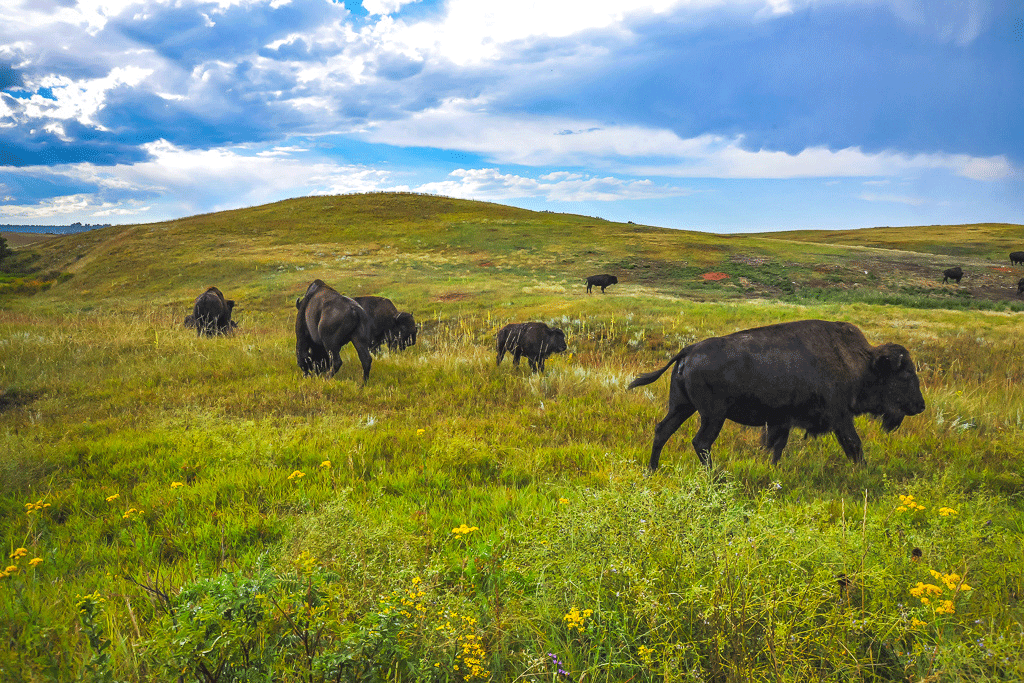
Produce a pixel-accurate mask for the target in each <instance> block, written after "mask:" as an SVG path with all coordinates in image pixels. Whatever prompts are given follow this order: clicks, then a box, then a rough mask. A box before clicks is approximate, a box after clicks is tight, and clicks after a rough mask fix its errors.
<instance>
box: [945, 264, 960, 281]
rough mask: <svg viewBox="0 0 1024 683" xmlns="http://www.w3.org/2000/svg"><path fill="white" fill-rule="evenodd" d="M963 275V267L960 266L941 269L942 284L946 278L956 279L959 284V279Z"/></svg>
mask: <svg viewBox="0 0 1024 683" xmlns="http://www.w3.org/2000/svg"><path fill="white" fill-rule="evenodd" d="M963 277H964V269H963V268H961V267H960V266H955V267H953V268H946V269H945V270H944V271H942V284H946V282H947V281H948V280H956V283H957V284H960V280H962V279H963Z"/></svg>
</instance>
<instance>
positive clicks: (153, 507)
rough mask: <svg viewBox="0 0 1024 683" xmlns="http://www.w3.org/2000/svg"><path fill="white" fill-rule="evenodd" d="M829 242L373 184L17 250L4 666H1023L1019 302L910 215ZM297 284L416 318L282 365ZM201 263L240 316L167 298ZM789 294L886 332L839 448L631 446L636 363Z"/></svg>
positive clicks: (913, 672)
mask: <svg viewBox="0 0 1024 683" xmlns="http://www.w3.org/2000/svg"><path fill="white" fill-rule="evenodd" d="M1000 229H1001V228H1000V226H988V227H987V228H986V230H987V231H988V232H986V233H985V234H986V235H987V236H990V237H991V236H994V235H997V233H998V234H1001V233H999V230H1000ZM1018 229H1019V226H1007V227H1005V230H1006V231H1008V234H1009V235H1010V237H1011V238H1012V236H1013V235H1015V234H1017V233H1016V232H1014V231H1016V230H1018ZM868 232H869V233H870V231H868ZM924 232H926V231H924V230H918V231H916V232H914V233H913V234H915V235H917V234H921V233H924ZM934 234H938V231H934ZM966 234H967V233H965V235H966ZM868 237H871V235H870V234H869V235H868ZM896 237H899V235H896ZM871 239H874V238H873V237H872V238H871ZM965 239H966V237H965ZM971 239H972V240H973V239H974V238H973V237H972V238H971ZM1007 239H1010V238H1007ZM846 240H847V237H845V236H844V237H843V240H837V241H836V242H835V243H834V244H830V245H829V246H828V247H824V246H821V245H820V244H813V243H807V242H803V241H800V240H799V239H796V238H793V239H790V238H788V237H775V236H772V237H765V236H741V237H736V236H728V237H723V236H715V235H700V234H692V233H679V232H674V231H667V230H660V229H656V228H649V227H645V226H635V225H629V224H627V225H621V224H610V223H605V222H603V221H600V220H599V219H593V218H587V217H578V216H569V215H563V214H548V213H533V212H527V211H522V210H519V209H512V208H509V207H501V206H498V205H487V204H479V203H473V202H463V201H459V200H448V199H438V198H427V197H421V196H416V195H386V194H381V195H362V196H354V197H325V198H308V199H303V200H291V201H288V202H280V203H278V204H274V205H269V206H266V207H255V208H253V209H248V210H242V211H236V212H225V213H222V214H211V215H208V216H198V217H194V218H191V219H183V220H180V221H174V222H170V223H166V224H157V225H146V226H130V227H113V228H106V229H102V230H97V231H91V232H89V233H84V234H81V235H74V236H67V237H60V238H55V239H53V240H48V241H46V242H45V243H41V244H34V245H31V246H30V247H27V248H28V249H30V250H31V251H30V252H22V253H20V254H19V258H21V259H24V261H23V262H24V263H30V264H31V266H32V267H33V268H36V269H38V272H54V273H69V274H70V275H71V276H70V277H63V278H59V279H55V281H54V283H53V284H52V285H51V286H50V287H49V288H48V289H46V290H40V291H36V292H34V293H8V294H6V295H5V298H3V299H2V302H3V304H2V305H3V308H2V312H0V390H2V392H3V393H2V394H0V443H2V448H0V519H2V520H3V523H2V524H0V529H2V530H3V531H2V533H3V535H4V541H5V545H6V546H8V548H9V549H8V550H7V551H6V552H7V553H8V554H9V555H12V556H14V557H11V558H10V559H9V562H10V563H11V565H10V566H13V567H15V568H16V571H13V572H5V573H8V576H7V577H6V578H4V579H3V580H2V582H0V614H2V617H0V637H2V638H3V639H4V641H5V645H6V647H3V648H0V679H3V680H11V681H37V680H74V679H79V678H81V679H83V680H126V681H165V680H173V679H175V678H176V677H178V676H181V677H183V678H184V680H201V681H209V680H217V681H234V680H282V681H293V680H294V681H300V680H301V681H334V680H341V681H384V680H388V681H396V680H399V681H413V680H421V681H468V680H495V681H513V680H535V681H553V680H561V681H567V680H576V681H582V680H589V679H594V678H597V679H599V680H608V681H625V680H636V681H682V680H707V681H747V680H762V679H763V680H800V679H812V680H857V681H859V680H921V679H931V680H989V679H990V680H1009V679H1014V678H1020V677H1022V676H1024V658H1022V657H1021V656H1020V654H1019V653H1020V652H1021V651H1024V633H1022V629H1021V624H1022V617H1024V610H1022V608H1021V604H1020V600H1021V595H1022V592H1024V570H1022V569H1021V567H1024V557H1022V554H1024V551H1022V549H1021V544H1020V542H1019V540H1020V538H1021V534H1022V532H1024V507H1022V504H1021V498H1020V496H1021V492H1022V491H1024V481H1022V479H1021V458H1022V455H1021V449H1020V443H1022V439H1021V437H1022V432H1024V389H1022V388H1021V387H1022V386H1024V385H1022V380H1024V354H1022V353H1021V351H1022V347H1021V343H1022V342H1021V338H1020V329H1021V328H1020V314H1019V313H1018V312H1017V310H1016V309H1014V307H1013V304H1014V302H1013V301H1011V300H1009V299H1012V297H1008V298H1007V300H1005V301H1003V300H1000V299H999V298H998V297H995V296H994V295H990V294H986V292H985V290H983V289H978V287H984V286H986V285H985V283H983V282H981V283H977V282H976V283H975V284H970V283H969V280H967V279H965V286H964V287H961V288H956V287H953V286H948V287H941V286H934V285H933V286H925V284H924V283H925V282H926V279H927V278H926V275H927V273H926V271H925V269H926V266H927V264H928V263H929V259H930V258H932V257H931V256H929V255H928V254H927V253H924V252H923V251H914V249H917V248H918V247H919V244H918V243H916V242H915V241H914V240H910V239H907V240H906V241H904V242H900V241H898V240H897V243H896V247H897V249H895V250H886V249H880V248H877V247H872V248H868V249H866V248H864V247H863V246H860V245H855V246H850V247H847V246H844V245H843V244H842V241H846ZM849 241H855V240H853V239H852V237H851V238H849ZM870 241H871V240H865V243H869V242H870ZM935 241H936V242H938V239H937V238H936V239H935ZM919 242H921V243H924V242H927V240H924V239H923V238H922V239H921V240H919ZM172 246H173V248H171V247H172ZM978 253H979V255H978V256H976V257H975V258H977V259H984V258H985V257H984V255H983V254H982V253H981V252H978ZM980 262H981V261H979V263H980ZM863 265H867V266H869V267H868V268H862V267H861V266H863ZM630 266H632V267H630ZM864 270H867V271H868V273H864ZM965 270H967V268H966V267H965ZM605 271H607V272H613V273H616V274H617V275H618V276H619V279H620V284H619V285H615V286H613V287H611V288H610V289H609V290H608V294H606V295H603V296H602V295H599V294H595V295H590V296H588V295H587V294H586V293H585V288H584V286H583V283H582V277H583V276H584V275H587V274H592V273H593V272H605ZM709 271H716V272H724V273H727V274H729V276H730V277H729V279H728V280H724V281H721V282H718V283H708V282H705V281H704V280H703V279H702V278H701V277H700V276H701V275H702V274H703V273H705V272H709ZM857 273H859V275H857ZM22 275H23V276H25V277H29V278H31V276H32V273H31V272H26V273H23V274H22ZM1005 275H1006V277H1007V278H1009V277H1010V276H1011V275H1014V276H1015V277H1019V275H1016V273H1013V274H1010V273H1007V274H1005ZM315 277H322V278H323V279H324V280H325V281H327V282H328V283H329V284H332V285H333V286H335V287H336V288H338V289H339V290H340V291H342V292H345V293H350V294H381V295H385V296H388V297H390V298H392V299H393V300H394V301H395V302H396V304H398V306H399V308H400V309H403V310H411V311H412V312H413V313H414V314H415V316H416V318H417V321H418V322H419V323H421V325H422V329H421V332H420V337H419V342H418V344H417V345H416V346H414V347H412V348H410V349H408V350H406V351H405V352H402V353H387V352H385V353H383V354H382V355H380V356H378V357H377V358H376V359H375V360H374V364H373V369H372V371H371V375H370V380H369V382H368V383H367V384H366V386H365V387H360V386H359V383H358V381H357V375H358V373H357V368H358V363H357V362H356V359H355V354H354V353H353V352H352V351H351V349H350V348H348V349H346V350H345V351H344V352H343V353H344V354H345V357H344V360H345V364H344V365H343V366H342V369H341V371H340V372H339V374H338V376H337V377H336V378H335V379H334V380H330V381H326V380H322V379H304V378H302V376H301V374H300V373H299V372H298V369H297V367H296V365H295V360H294V353H293V348H294V335H293V332H292V331H291V330H293V325H294V311H295V309H294V301H295V298H296V297H297V296H299V295H300V294H301V293H302V292H303V291H304V289H305V286H306V285H307V284H308V282H309V281H310V280H312V279H314V278H315ZM993 277H995V273H993ZM819 280H820V281H822V282H825V283H828V284H827V286H822V285H818V284H816V283H817V282H818V281H819ZM786 283H789V285H790V288H791V289H790V290H787V287H786ZM792 283H796V284H795V285H793V284H792ZM207 284H217V286H218V287H220V288H221V289H222V290H223V291H224V292H225V294H226V295H227V296H229V297H231V298H234V299H236V301H238V305H237V307H236V309H235V311H236V313H235V317H236V319H237V320H238V322H239V324H240V328H239V330H238V332H237V333H236V334H234V335H233V336H229V337H217V338H212V339H199V338H197V337H196V336H195V335H194V333H193V332H191V331H189V330H186V329H184V328H183V327H182V326H181V320H182V318H183V317H184V315H185V313H187V312H188V308H189V306H190V305H191V301H192V299H193V298H194V297H195V296H196V294H197V293H199V292H200V291H202V288H203V287H205V286H206V285H207ZM907 288H913V289H907ZM811 292H813V293H814V295H813V296H811V295H810V293H811ZM872 292H877V294H871V293H872ZM888 296H891V297H896V299H894V301H895V303H887V301H888V300H887V299H884V298H882V297H888ZM899 297H903V299H899ZM972 305H974V306H976V307H977V308H978V309H981V308H982V306H989V307H991V308H994V309H997V310H972V309H971V308H970V307H971V306H972ZM811 317H818V318H825V319H832V320H847V321H850V322H853V323H855V324H857V325H858V326H860V327H861V328H862V329H864V331H865V333H866V335H867V336H868V338H869V339H870V340H872V341H873V342H875V343H880V342H882V341H896V342H899V343H902V344H904V345H906V346H907V347H908V348H909V349H910V350H911V353H912V354H913V356H914V359H915V362H916V363H917V366H918V373H919V376H920V378H921V382H922V390H923V392H924V395H925V398H926V401H927V402H928V407H927V409H926V411H925V412H924V413H923V414H922V415H920V416H917V417H912V418H908V419H907V420H906V421H905V422H904V424H903V426H902V427H901V428H900V429H899V430H898V431H896V432H894V433H892V434H885V433H883V432H882V431H881V429H880V428H879V427H878V426H877V425H876V424H875V423H873V422H871V421H869V420H858V430H859V431H860V433H861V435H862V437H863V438H864V442H865V451H866V456H867V461H868V462H867V465H866V466H863V467H853V466H851V465H850V464H849V463H847V462H845V459H844V458H843V456H842V451H841V449H840V448H839V446H838V444H836V442H835V440H834V439H833V438H832V437H824V438H821V439H815V440H803V439H800V438H793V439H791V442H790V445H789V446H788V447H787V449H786V451H785V453H784V455H783V459H782V462H781V463H780V465H779V466H778V467H771V466H770V465H769V464H768V457H767V455H766V454H765V453H764V452H763V451H761V450H760V449H759V448H758V434H757V432H756V431H755V430H749V429H743V428H740V427H738V426H736V425H732V424H730V425H727V427H726V428H725V429H724V430H723V432H722V435H721V437H720V438H719V440H718V441H717V443H716V444H715V448H714V459H715V462H716V464H717V467H718V469H716V471H714V472H711V473H707V472H704V471H703V470H702V469H701V468H700V467H699V466H698V464H697V459H696V457H695V455H694V454H693V452H692V449H691V448H690V447H689V443H688V442H689V440H690V439H691V438H692V437H693V435H694V433H695V431H696V428H697V422H698V420H697V418H692V419H691V420H690V421H688V422H687V423H686V424H684V426H683V427H682V428H681V429H680V430H679V432H678V433H677V434H676V435H675V436H674V437H673V438H672V440H670V441H669V444H668V446H667V447H666V450H665V452H664V454H663V458H662V463H663V465H662V469H661V470H659V473H658V474H657V475H656V476H653V477H651V476H647V475H646V473H645V471H644V464H645V463H646V459H647V455H648V453H649V448H650V442H651V439H652V437H653V427H654V424H655V423H656V422H657V421H658V420H660V419H661V417H662V416H663V414H664V409H665V401H666V396H667V392H668V380H667V379H663V380H661V381H660V382H659V383H658V384H655V385H652V386H650V387H645V388H643V389H640V390H636V391H626V390H625V386H626V384H628V382H629V381H630V380H631V379H632V378H633V377H634V376H636V375H637V374H639V373H641V372H644V371H647V370H650V369H653V368H654V367H657V366H659V365H661V364H662V363H664V362H665V359H666V358H668V357H669V356H671V355H672V354H674V353H675V352H676V351H677V350H678V349H679V348H680V347H681V346H684V345H686V344H688V343H691V342H693V341H696V340H697V339H702V338H705V337H707V336H712V335H718V334H726V333H728V332H732V331H734V330H737V329H743V328H747V327H753V326H757V325H763V324H769V323H772V322H779V321H783V320H798V319H802V318H811ZM528 319H535V320H544V321H546V322H548V323H549V324H552V325H555V326H557V327H560V328H561V329H563V330H564V331H565V333H566V337H567V341H568V346H569V348H568V351H567V352H566V353H565V354H561V355H556V356H553V357H552V358H551V359H549V361H548V372H547V373H546V374H545V375H544V376H531V375H530V374H529V372H528V369H526V367H525V363H524V364H523V365H524V367H522V368H520V369H519V370H518V371H516V370H513V368H512V367H511V364H510V362H508V360H506V362H505V363H503V364H502V366H500V367H496V366H495V363H494V359H495V356H494V350H493V339H494V334H495V332H496V331H497V330H498V329H499V328H500V327H501V326H502V325H504V324H505V323H507V322H510V321H517V320H528ZM325 463H329V464H325ZM296 473H301V474H296ZM907 495H912V496H914V500H915V501H918V502H919V503H920V504H921V505H922V506H924V508H925V509H924V510H917V509H916V508H914V509H909V508H907V506H906V505H905V504H904V498H901V496H904V497H905V496H907ZM900 507H903V508H904V510H902V511H901V510H899V508H900ZM940 508H949V509H953V510H955V511H956V512H955V513H949V514H946V515H943V514H941V512H940ZM474 527H475V528H474ZM21 548H24V553H19V552H18V551H19V549H21ZM34 558H41V560H42V561H41V562H36V563H35V564H30V561H32V560H33V559H34ZM932 571H934V572H937V573H938V574H939V578H936V577H935V576H934V575H933V574H932V573H931V572H932ZM952 574H958V575H959V576H960V579H961V580H959V581H956V582H952V583H953V587H952V588H951V587H950V586H949V585H948V582H944V581H942V580H941V577H947V578H948V577H949V576H950V575H952ZM919 582H920V583H921V584H923V585H932V586H935V590H939V591H941V594H935V593H934V592H932V593H931V594H923V596H924V597H929V595H930V598H929V602H928V603H927V604H926V603H924V602H923V601H922V600H921V599H920V597H918V596H915V595H914V593H912V592H911V591H912V589H915V587H917V585H918V583H919ZM962 584H966V585H968V586H969V587H970V590H966V589H962ZM945 600H950V601H951V603H952V607H953V611H951V612H947V611H946V609H945V608H944V605H945V602H944V601H945ZM456 667H458V668H456ZM560 671H561V672H564V673H559V672H560Z"/></svg>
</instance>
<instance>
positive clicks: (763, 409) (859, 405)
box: [629, 320, 924, 471]
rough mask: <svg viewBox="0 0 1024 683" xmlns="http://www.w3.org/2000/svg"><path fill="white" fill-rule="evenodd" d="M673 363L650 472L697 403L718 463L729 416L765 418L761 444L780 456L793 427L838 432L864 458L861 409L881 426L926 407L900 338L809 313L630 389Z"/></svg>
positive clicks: (740, 337) (701, 452)
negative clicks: (876, 339) (876, 340)
mask: <svg viewBox="0 0 1024 683" xmlns="http://www.w3.org/2000/svg"><path fill="white" fill-rule="evenodd" d="M673 364H675V370H674V371H673V372H672V381H671V385H670V387H669V400H668V415H666V416H665V419H663V420H662V421H661V422H659V423H658V425H657V427H655V429H654V445H653V447H652V449H651V461H650V463H649V467H650V469H651V470H652V471H653V470H656V469H657V468H658V459H659V458H660V457H661V449H662V448H663V447H664V445H665V442H666V441H668V438H669V437H670V436H672V434H674V433H675V431H676V430H677V429H679V427H680V426H681V425H682V424H683V422H685V421H686V420H687V418H689V417H690V416H691V415H693V414H694V413H695V412H697V413H700V429H699V430H698V431H697V435H696V436H695V437H694V438H693V442H692V443H693V448H694V450H695V451H697V457H698V458H699V459H700V462H701V464H703V465H705V466H707V467H710V457H709V453H710V451H711V446H712V444H714V443H715V439H717V438H718V433H719V432H720V431H721V429H722V425H723V424H725V421H726V420H732V421H733V422H738V423H739V424H742V425H747V426H751V427H763V428H764V432H763V434H762V438H761V444H762V445H763V446H764V448H766V449H768V450H770V451H772V463H773V464H774V463H777V462H778V461H779V458H781V457H782V449H783V448H785V447H786V441H787V440H788V439H789V431H790V429H792V428H793V427H800V428H801V429H803V430H805V431H806V432H807V433H808V434H809V435H811V436H818V435H820V434H826V433H828V432H832V433H834V434H835V435H836V439H837V440H838V441H839V445H840V446H842V448H843V452H844V453H846V456H847V457H848V458H850V460H852V461H854V462H862V461H863V459H864V450H863V447H862V446H861V440H860V436H858V435H857V430H856V428H855V427H854V424H853V418H854V417H855V416H857V415H863V414H865V413H866V414H869V415H873V416H876V417H881V418H882V428H883V429H885V430H886V431H892V430H894V429H896V428H897V427H899V426H900V424H902V422H903V418H904V417H905V416H907V415H917V414H918V413H920V412H921V411H923V410H924V397H923V396H921V389H920V385H919V384H918V379H917V372H916V371H915V369H914V363H913V361H911V359H910V352H909V351H907V349H905V348H904V347H902V346H900V345H899V344H882V345H880V346H872V345H871V344H869V343H868V341H867V339H865V338H864V334H863V333H862V332H861V331H860V330H859V329H858V328H857V327H855V326H853V325H851V324H849V323H840V322H827V321H823V320H802V321H799V322H790V323H780V324H778V325H769V326H767V327H759V328H756V329H752V330H744V331H742V332H735V333H733V334H730V335H727V336H724V337H711V338H709V339H705V340H703V341H699V342H697V343H696V344H692V345H690V346H687V347H686V348H685V349H683V350H682V351H680V352H679V353H677V354H676V355H675V356H674V357H673V358H672V360H670V361H669V362H668V365H666V366H665V367H663V368H661V369H660V370H656V371H654V372H649V373H647V374H644V375H641V376H639V377H637V378H636V379H635V380H633V381H632V382H631V383H630V385H629V388H631V389H632V388H633V387H639V386H643V385H645V384H650V383H651V382H654V381H655V380H657V379H658V378H659V377H661V375H662V373H664V372H665V371H666V370H668V368H669V367H671V366H672V365H673Z"/></svg>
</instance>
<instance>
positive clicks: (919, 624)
mask: <svg viewBox="0 0 1024 683" xmlns="http://www.w3.org/2000/svg"><path fill="white" fill-rule="evenodd" d="M910 625H911V627H913V628H921V627H922V626H924V625H925V622H923V621H921V620H920V619H918V618H917V617H915V618H913V619H911V620H910Z"/></svg>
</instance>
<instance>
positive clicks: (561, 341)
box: [547, 328, 568, 353]
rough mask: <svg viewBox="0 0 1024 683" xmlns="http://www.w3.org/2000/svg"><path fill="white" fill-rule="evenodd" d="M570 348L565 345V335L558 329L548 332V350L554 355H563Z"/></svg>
mask: <svg viewBox="0 0 1024 683" xmlns="http://www.w3.org/2000/svg"><path fill="white" fill-rule="evenodd" d="M566 348H568V347H566V345H565V333H564V332H562V331H561V330H559V329H557V328H553V329H551V330H548V336H547V350H548V351H551V352H552V353H561V352H562V351H565V349H566Z"/></svg>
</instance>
